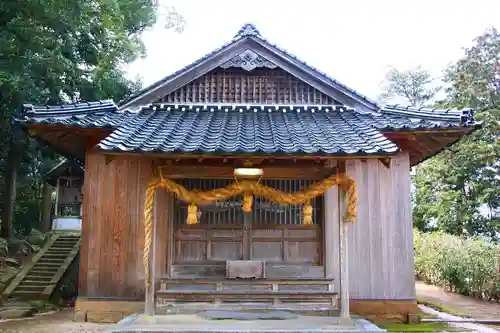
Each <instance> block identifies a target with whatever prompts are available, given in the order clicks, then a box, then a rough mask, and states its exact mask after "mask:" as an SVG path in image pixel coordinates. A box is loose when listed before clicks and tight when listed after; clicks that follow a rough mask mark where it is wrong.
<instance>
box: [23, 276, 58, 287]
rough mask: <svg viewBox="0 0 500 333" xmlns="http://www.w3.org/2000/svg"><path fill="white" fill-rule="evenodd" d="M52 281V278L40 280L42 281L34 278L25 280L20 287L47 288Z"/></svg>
mask: <svg viewBox="0 0 500 333" xmlns="http://www.w3.org/2000/svg"><path fill="white" fill-rule="evenodd" d="M51 279H52V277H51V278H49V279H40V280H36V279H34V278H30V279H29V280H27V279H24V280H22V281H21V283H20V284H19V286H45V285H47V284H48V283H49V282H50V280H51Z"/></svg>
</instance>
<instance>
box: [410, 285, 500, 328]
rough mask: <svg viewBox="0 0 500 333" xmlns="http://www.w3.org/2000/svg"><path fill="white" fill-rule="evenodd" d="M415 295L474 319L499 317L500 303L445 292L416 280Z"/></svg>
mask: <svg viewBox="0 0 500 333" xmlns="http://www.w3.org/2000/svg"><path fill="white" fill-rule="evenodd" d="M415 288H416V290H417V297H419V298H424V299H427V300H429V301H434V302H436V303H439V304H442V305H444V306H447V307H450V308H453V309H455V310H457V311H459V312H462V313H464V314H467V315H470V316H471V317H472V318H475V319H498V318H500V304H499V303H494V302H487V301H483V300H480V299H477V298H473V297H467V296H463V295H459V294H456V293H451V292H446V291H444V290H443V288H440V287H436V286H432V285H428V284H425V283H423V282H420V281H417V282H416V284H415Z"/></svg>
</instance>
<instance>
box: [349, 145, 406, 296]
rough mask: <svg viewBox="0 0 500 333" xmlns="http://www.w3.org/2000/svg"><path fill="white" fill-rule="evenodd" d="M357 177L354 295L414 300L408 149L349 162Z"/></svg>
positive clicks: (351, 230)
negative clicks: (387, 157) (387, 158)
mask: <svg viewBox="0 0 500 333" xmlns="http://www.w3.org/2000/svg"><path fill="white" fill-rule="evenodd" d="M346 168H347V173H348V174H349V176H351V177H353V178H354V179H355V181H356V185H357V192H358V217H357V220H356V223H355V224H353V225H351V226H350V228H349V234H348V244H349V251H348V252H349V253H348V256H349V286H350V296H351V298H354V299H413V298H415V286H414V280H413V228H412V219H411V188H410V186H411V183H410V164H409V156H408V154H404V153H403V154H399V155H397V156H395V157H393V158H392V160H391V164H390V168H389V169H387V168H386V167H385V166H384V165H382V164H381V163H380V162H379V161H377V160H366V161H361V160H352V161H347V166H346Z"/></svg>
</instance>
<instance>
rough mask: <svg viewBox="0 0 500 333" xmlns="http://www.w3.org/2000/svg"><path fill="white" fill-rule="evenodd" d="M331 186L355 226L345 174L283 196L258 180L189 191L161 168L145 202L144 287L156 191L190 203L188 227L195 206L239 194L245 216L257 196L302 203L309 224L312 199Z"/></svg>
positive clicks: (353, 197) (352, 185) (352, 192)
mask: <svg viewBox="0 0 500 333" xmlns="http://www.w3.org/2000/svg"><path fill="white" fill-rule="evenodd" d="M334 185H338V186H339V187H340V188H341V189H342V190H343V191H344V192H345V193H346V194H347V209H346V214H345V216H344V222H345V223H348V222H353V223H354V221H355V219H356V210H357V202H358V199H357V194H356V182H355V181H354V180H353V179H352V178H350V177H348V176H347V175H345V174H339V175H333V176H330V177H328V178H326V179H324V180H322V181H319V182H316V183H314V184H313V185H311V186H310V187H309V188H307V189H305V190H303V191H297V192H295V193H285V192H283V191H280V190H277V189H274V188H272V187H269V186H265V185H262V184H260V183H259V181H258V180H242V181H239V182H238V181H236V182H234V183H232V184H230V185H228V186H226V187H222V188H217V189H213V190H210V191H204V192H201V191H199V190H188V189H186V188H185V187H184V186H182V185H180V184H178V183H176V182H175V181H173V180H171V179H168V178H164V177H163V175H162V172H161V168H160V170H159V176H158V177H154V178H153V180H152V181H151V182H150V183H149V185H148V188H147V190H146V198H145V202H144V218H145V221H144V227H145V233H144V234H145V242H144V269H145V281H146V287H147V288H149V286H150V283H151V281H150V274H149V257H150V251H151V244H152V241H153V203H154V194H155V191H156V189H157V188H164V189H166V190H167V191H169V192H171V193H173V194H175V195H176V197H177V198H178V199H180V200H182V201H184V202H186V203H189V206H188V216H187V219H186V223H187V224H196V223H198V214H197V213H198V207H197V206H202V205H206V204H210V203H213V202H216V201H222V200H227V199H229V198H231V197H234V196H236V195H240V194H242V195H243V205H242V209H243V211H244V212H246V213H248V212H251V211H252V199H253V196H260V197H264V198H266V199H267V200H269V201H271V202H275V203H277V204H280V205H299V204H303V205H304V208H303V223H304V224H312V206H311V203H310V201H311V199H313V198H314V197H317V196H319V195H322V194H324V193H325V192H326V191H327V190H328V189H329V188H331V187H332V186H334Z"/></svg>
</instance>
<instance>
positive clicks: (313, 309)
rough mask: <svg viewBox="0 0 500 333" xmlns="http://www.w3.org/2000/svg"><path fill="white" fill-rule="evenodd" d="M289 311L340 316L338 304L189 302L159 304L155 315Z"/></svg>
mask: <svg viewBox="0 0 500 333" xmlns="http://www.w3.org/2000/svg"><path fill="white" fill-rule="evenodd" d="M270 310H273V311H288V312H293V313H298V314H305V315H311V314H312V313H314V315H323V316H330V317H331V316H338V315H339V308H338V305H337V304H329V303H301V302H296V303H285V304H272V303H251V302H238V303H220V304H214V303H206V302H189V303H177V304H176V303H168V304H167V303H165V304H159V306H157V307H156V309H155V314H159V315H165V314H197V313H199V312H201V311H252V312H259V311H270Z"/></svg>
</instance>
